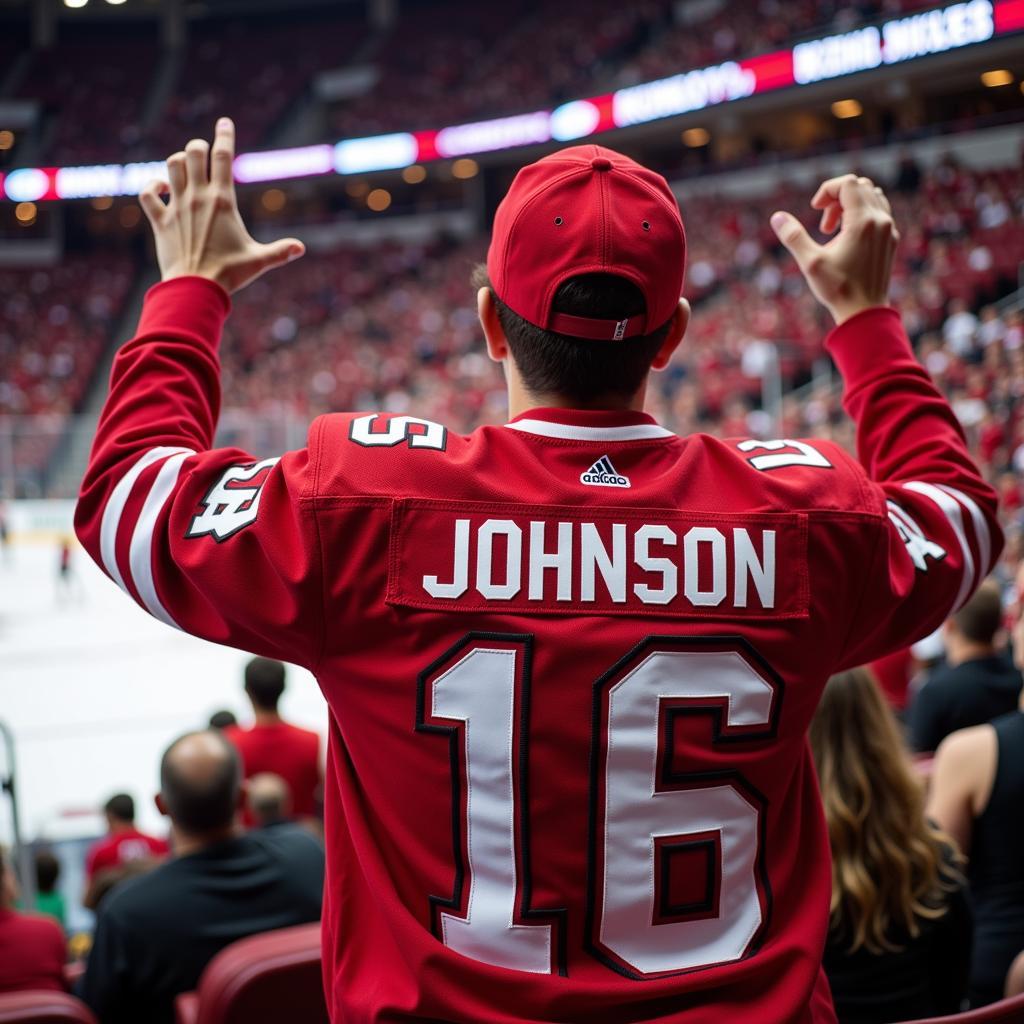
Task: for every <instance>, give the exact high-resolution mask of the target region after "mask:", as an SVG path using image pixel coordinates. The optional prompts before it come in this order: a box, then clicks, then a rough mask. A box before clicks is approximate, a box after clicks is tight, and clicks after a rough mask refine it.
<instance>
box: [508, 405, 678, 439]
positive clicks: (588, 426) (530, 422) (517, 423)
mask: <svg viewBox="0 0 1024 1024" xmlns="http://www.w3.org/2000/svg"><path fill="white" fill-rule="evenodd" d="M505 425H506V426H507V427H508V428H509V429H510V430H519V431H522V432H523V433H526V434H536V435H537V436H539V437H556V438H560V439H563V440H567V441H650V440H653V439H655V438H662V437H673V436H675V435H673V433H672V432H671V431H670V430H666V429H665V428H664V427H662V426H660V425H659V424H658V423H657V421H656V420H655V419H654V417H653V416H648V415H647V413H645V412H634V411H632V410H628V409H627V410H592V409H530V410H529V411H528V412H524V413H522V414H520V415H519V416H516V417H515V419H513V420H511V421H509V422H508V423H506V424H505Z"/></svg>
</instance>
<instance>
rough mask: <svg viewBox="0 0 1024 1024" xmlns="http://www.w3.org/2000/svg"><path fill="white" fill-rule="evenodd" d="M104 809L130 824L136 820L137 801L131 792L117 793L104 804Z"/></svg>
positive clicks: (113, 816) (112, 815)
mask: <svg viewBox="0 0 1024 1024" xmlns="http://www.w3.org/2000/svg"><path fill="white" fill-rule="evenodd" d="M103 810H104V811H106V813H107V814H109V815H110V816H111V817H112V818H117V820H118V821H123V822H126V823H127V824H129V825H130V824H131V823H132V822H133V821H134V820H135V801H134V800H133V799H132V797H131V794H130V793H115V794H114V795H113V796H112V797H111V798H110V799H109V800H108V801H107V802H106V803H105V804H104V805H103Z"/></svg>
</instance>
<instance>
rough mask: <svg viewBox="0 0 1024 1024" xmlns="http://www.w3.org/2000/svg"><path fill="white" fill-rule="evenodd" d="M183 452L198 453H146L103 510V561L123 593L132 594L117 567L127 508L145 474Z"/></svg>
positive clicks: (156, 450)
mask: <svg viewBox="0 0 1024 1024" xmlns="http://www.w3.org/2000/svg"><path fill="white" fill-rule="evenodd" d="M179 452H187V453H188V454H189V455H194V454H195V453H194V452H193V451H192V450H191V449H190V448H166V447H165V448H153V449H151V450H150V451H148V452H146V453H145V455H143V456H142V457H141V458H140V459H139V460H138V461H137V462H136V463H135V465H134V466H132V468H131V469H129V470H128V472H127V473H125V475H124V476H123V477H121V479H120V480H118V482H117V486H116V487H115V488H114V489H113V491H111V492H110V497H109V498H108V499H107V504H106V506H105V507H104V509H103V519H102V520H101V522H100V558H101V559H102V561H103V568H104V569H106V570H107V573H108V574H109V576H110V578H111V579H112V580H113V581H114V582H115V583H116V584H117V585H118V586H119V587H120V588H121V589H122V590H123V591H125V593H129V591H128V588H127V587H126V586H125V582H124V577H123V576H122V575H121V570H120V569H119V568H118V566H117V534H118V530H119V529H120V528H121V516H123V515H124V507H125V505H127V504H128V498H129V496H130V495H131V493H132V488H133V487H134V486H135V481H136V480H138V479H139V476H140V475H141V474H142V471H143V470H144V469H145V468H146V467H147V466H152V465H153V463H154V462H159V461H160V460H161V459H166V458H167V457H168V456H169V455H176V454H178V453H179Z"/></svg>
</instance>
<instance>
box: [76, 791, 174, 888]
mask: <svg viewBox="0 0 1024 1024" xmlns="http://www.w3.org/2000/svg"><path fill="white" fill-rule="evenodd" d="M103 813H104V815H105V816H106V819H107V833H108V834H107V836H106V838H104V839H100V840H99V841H98V842H96V843H95V844H94V845H93V846H92V847H90V849H89V852H88V853H87V854H86V857H85V875H86V879H87V880H88V882H89V883H90V884H91V883H92V882H93V880H94V879H95V878H96V876H97V875H98V874H100V872H102V871H113V870H115V869H116V868H119V867H121V866H122V865H124V864H127V863H128V862H129V861H133V860H145V859H148V858H153V859H159V858H160V857H166V856H167V854H168V852H169V851H170V846H168V844H167V840H166V839H158V838H156V837H155V836H148V835H146V834H145V833H144V832H140V831H139V830H138V829H137V828H136V827H135V801H134V800H133V799H132V798H131V796H130V795H129V794H128V793H116V794H115V795H114V796H112V797H111V798H110V799H109V800H108V801H107V802H106V803H105V804H104V805H103Z"/></svg>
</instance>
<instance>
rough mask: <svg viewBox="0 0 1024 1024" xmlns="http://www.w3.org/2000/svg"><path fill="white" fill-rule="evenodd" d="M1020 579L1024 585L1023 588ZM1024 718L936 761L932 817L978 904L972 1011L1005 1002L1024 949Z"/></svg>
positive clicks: (1017, 628) (1020, 643)
mask: <svg viewBox="0 0 1024 1024" xmlns="http://www.w3.org/2000/svg"><path fill="white" fill-rule="evenodd" d="M1019 582H1020V579H1019V578H1018V583H1019ZM1013 657H1014V661H1015V662H1016V664H1017V666H1018V668H1019V667H1021V666H1024V615H1021V610H1020V608H1018V609H1017V618H1016V623H1015V625H1014V628H1013ZM1022 806H1024V711H1022V710H1021V709H1019V708H1018V709H1017V710H1014V711H1011V712H1009V713H1008V714H1005V715H1000V716H999V717H998V718H996V719H994V720H993V721H991V722H988V723H987V724H985V725H977V726H974V727H973V728H970V729H963V730H961V731H959V732H955V733H953V734H952V735H951V736H949V737H947V738H946V739H945V740H944V741H943V742H942V744H941V745H940V746H939V749H938V751H937V752H936V754H935V765H934V768H933V771H932V782H931V789H930V792H929V800H928V813H929V815H930V816H931V817H933V818H934V819H935V821H937V822H938V823H939V824H940V825H941V826H942V827H943V828H944V829H946V830H947V831H948V832H949V833H950V834H951V835H952V836H953V837H954V838H955V839H956V841H957V842H958V843H959V844H960V848H961V849H962V850H963V851H964V853H965V854H966V855H967V857H968V864H967V879H968V881H969V882H970V886H971V896H972V898H973V900H974V920H975V933H974V959H973V962H972V964H971V981H970V1000H971V1006H984V1005H986V1004H987V1003H992V1002H995V1001H996V1000H997V999H1000V998H1002V996H1003V992H1004V989H1005V985H1006V982H1007V980H1008V972H1009V970H1010V967H1011V964H1012V963H1013V961H1014V958H1015V957H1016V956H1017V954H1018V953H1020V951H1021V950H1024V819H1022V818H1021V807H1022Z"/></svg>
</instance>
